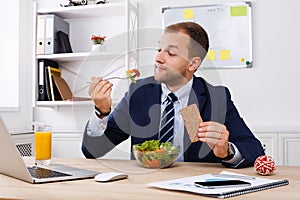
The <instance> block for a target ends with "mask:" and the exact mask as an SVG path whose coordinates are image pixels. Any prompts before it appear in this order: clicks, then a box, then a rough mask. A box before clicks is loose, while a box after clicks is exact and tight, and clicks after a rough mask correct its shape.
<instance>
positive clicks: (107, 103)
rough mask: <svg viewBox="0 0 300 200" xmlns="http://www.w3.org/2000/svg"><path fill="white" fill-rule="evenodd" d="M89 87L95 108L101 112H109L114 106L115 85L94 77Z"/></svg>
mask: <svg viewBox="0 0 300 200" xmlns="http://www.w3.org/2000/svg"><path fill="white" fill-rule="evenodd" d="M91 81H92V82H91V85H90V87H89V95H90V96H91V98H92V100H93V102H94V104H95V106H96V107H97V108H98V109H99V110H101V112H103V113H105V112H109V111H110V109H111V105H112V99H111V90H112V86H113V84H112V83H110V82H109V81H107V80H103V78H102V77H97V78H96V77H92V78H91Z"/></svg>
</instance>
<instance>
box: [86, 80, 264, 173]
mask: <svg viewBox="0 0 300 200" xmlns="http://www.w3.org/2000/svg"><path fill="white" fill-rule="evenodd" d="M161 93H162V91H161V85H160V83H158V82H156V81H155V80H154V78H153V77H149V78H146V79H141V80H138V81H137V83H135V84H131V85H130V87H129V90H128V92H127V93H126V95H125V97H124V98H123V99H122V100H121V102H120V103H119V104H118V106H117V107H116V108H115V109H114V111H113V113H112V114H111V115H110V116H109V121H108V126H107V129H106V131H105V133H104V135H102V136H100V137H90V136H88V135H87V133H86V129H85V131H84V136H83V143H82V152H83V153H84V155H85V156H86V157H87V158H97V157H101V156H103V155H105V154H106V153H107V152H108V151H110V150H111V149H113V148H114V147H115V146H116V145H118V144H120V143H121V142H123V141H124V140H126V139H128V138H129V137H130V136H131V144H132V145H133V144H139V143H142V142H144V141H146V140H150V139H158V129H159V122H160V113H161V111H160V104H161ZM193 103H196V104H197V105H198V108H199V110H200V114H201V117H202V119H203V121H216V122H219V123H222V124H224V125H225V126H226V127H227V129H228V131H229V133H230V135H229V141H230V142H232V143H234V144H235V145H236V147H237V148H238V149H239V151H240V153H241V154H242V156H243V160H242V162H240V163H239V164H238V165H236V166H231V165H229V164H227V163H222V164H223V165H226V166H228V167H247V166H252V165H253V163H254V161H255V159H256V158H257V157H258V156H260V155H263V154H264V151H263V148H262V146H261V143H260V142H259V141H258V140H257V139H256V138H255V137H254V135H253V134H252V132H251V131H250V130H249V128H248V127H247V126H246V124H245V122H244V121H243V119H242V118H241V117H240V115H239V113H238V111H237V109H236V107H235V106H234V104H233V102H232V100H231V96H230V93H229V90H228V89H227V88H226V87H223V86H212V85H210V84H208V83H207V82H206V81H205V80H204V79H202V78H200V77H194V81H193V86H192V91H191V93H190V96H189V101H188V104H189V105H190V104H193ZM184 152H185V153H184V160H185V161H189V162H222V160H221V159H219V158H217V157H216V156H215V155H214V154H213V151H211V149H210V148H209V147H208V145H207V144H206V143H202V142H200V141H199V142H195V143H191V142H190V139H189V137H188V134H187V132H186V130H185V133H184ZM132 158H133V157H132Z"/></svg>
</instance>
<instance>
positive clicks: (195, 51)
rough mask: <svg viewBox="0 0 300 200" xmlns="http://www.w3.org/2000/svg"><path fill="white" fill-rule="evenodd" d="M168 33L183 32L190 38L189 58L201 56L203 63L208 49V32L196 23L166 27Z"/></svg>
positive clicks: (182, 23)
mask: <svg viewBox="0 0 300 200" xmlns="http://www.w3.org/2000/svg"><path fill="white" fill-rule="evenodd" d="M167 32H181V33H184V34H186V35H188V36H189V37H190V44H189V57H190V58H192V57H195V56H199V57H200V58H201V60H202V61H203V60H204V58H205V56H206V54H207V51H208V48H209V39H208V35H207V33H206V31H205V30H204V28H203V27H202V26H200V25H199V24H197V23H195V22H179V23H176V24H171V25H169V26H167V27H166V29H165V33H167Z"/></svg>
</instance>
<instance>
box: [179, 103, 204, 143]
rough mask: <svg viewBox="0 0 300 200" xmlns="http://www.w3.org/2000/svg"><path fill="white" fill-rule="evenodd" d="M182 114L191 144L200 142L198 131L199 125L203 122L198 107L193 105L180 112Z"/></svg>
mask: <svg viewBox="0 0 300 200" xmlns="http://www.w3.org/2000/svg"><path fill="white" fill-rule="evenodd" d="M180 113H181V116H182V119H183V122H184V125H185V127H186V130H187V132H188V134H189V137H190V140H191V142H192V143H193V142H197V141H199V138H198V136H197V130H198V128H199V123H200V122H202V118H201V116H200V112H199V109H198V107H197V105H196V104H192V105H189V106H187V107H184V108H182V109H181V110H180Z"/></svg>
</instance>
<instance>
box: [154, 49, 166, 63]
mask: <svg viewBox="0 0 300 200" xmlns="http://www.w3.org/2000/svg"><path fill="white" fill-rule="evenodd" d="M155 61H156V62H158V63H164V61H165V58H164V53H163V51H158V52H157V53H156V56H155Z"/></svg>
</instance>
